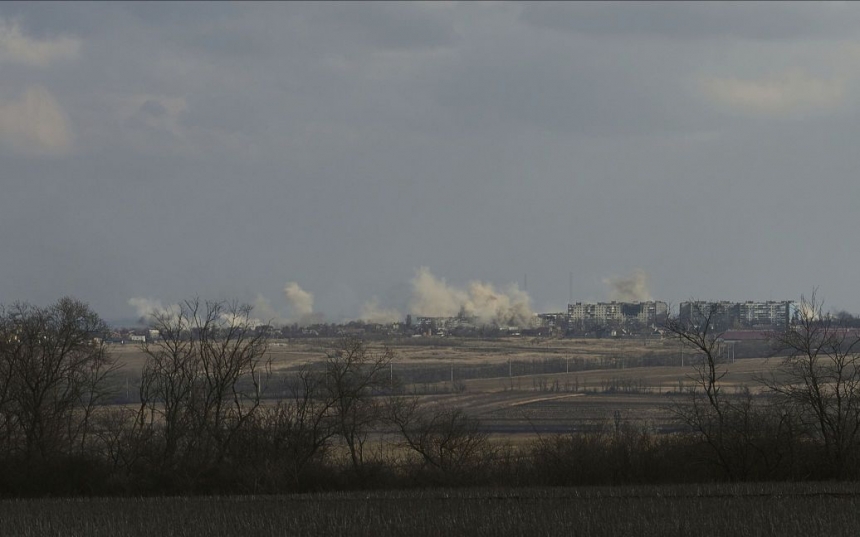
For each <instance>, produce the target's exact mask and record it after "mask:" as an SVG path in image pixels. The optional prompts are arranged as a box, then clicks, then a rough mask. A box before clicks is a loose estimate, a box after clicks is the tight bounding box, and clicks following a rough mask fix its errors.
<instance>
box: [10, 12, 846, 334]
mask: <svg viewBox="0 0 860 537" xmlns="http://www.w3.org/2000/svg"><path fill="white" fill-rule="evenodd" d="M858 67H860V5H857V4H852V3H845V2H831V3H816V4H813V3H794V2H791V3H771V2H763V3H755V2H752V3H717V2H707V3H668V2H667V3H629V4H628V3H610V2H599V3H588V2H582V3H570V4H557V3H551V4H550V3H464V4H460V3H439V2H429V3H387V2H386V3H226V2H212V3H202V2H200V3H198V2H190V3H72V2H70V3H28V2H24V3H14V2H9V3H5V2H4V3H0V73H2V76H0V158H2V161H3V164H4V166H3V170H2V172H0V229H2V230H3V231H2V233H0V260H2V261H0V304H8V303H11V302H14V301H27V302H31V303H34V304H40V305H44V304H49V303H52V302H54V301H55V300H56V299H58V298H60V297H61V296H64V295H71V296H74V297H76V298H79V299H81V300H83V301H86V302H88V303H89V304H90V305H91V306H92V307H93V308H94V309H95V310H96V311H98V312H99V313H100V314H101V315H102V316H103V317H105V318H107V319H119V318H133V317H134V316H135V315H136V314H137V313H138V312H139V311H141V308H143V310H145V309H146V308H148V307H156V305H158V304H161V305H162V306H167V305H169V304H172V303H175V302H177V301H179V300H182V299H184V298H188V297H191V296H199V297H201V298H204V299H237V300H240V301H245V302H249V303H252V304H255V305H256V306H257V308H258V310H259V311H261V312H263V313H266V314H271V315H277V316H278V317H282V318H284V319H290V318H296V317H297V316H298V317H301V316H302V315H320V314H321V315H323V316H324V318H326V319H328V320H343V319H355V318H359V317H362V316H365V317H378V318H385V317H391V316H393V315H395V314H397V315H405V314H406V313H408V312H410V311H415V309H414V308H426V311H431V310H432V311H449V310H450V308H452V307H454V305H459V306H463V305H466V306H467V307H469V308H473V310H474V311H475V312H478V313H479V314H480V315H487V316H492V315H495V314H496V313H497V312H498V309H494V308H495V307H494V308H488V306H487V304H489V303H490V302H492V303H493V304H498V303H499V302H498V301H502V302H504V307H505V308H507V309H505V311H506V312H508V313H506V314H510V315H514V316H516V315H522V314H523V313H524V312H527V311H536V312H546V311H562V310H564V309H565V308H566V304H567V302H568V295H569V292H570V290H569V277H570V276H569V275H570V274H571V273H573V286H572V296H573V300H574V301H605V300H611V299H613V296H625V295H624V292H625V291H624V290H625V289H628V290H632V292H634V293H639V294H638V295H635V294H634V295H629V296H646V295H647V296H649V297H650V298H653V299H656V300H664V301H667V302H670V303H673V304H678V303H679V302H680V301H683V300H686V299H689V298H700V299H706V300H735V301H742V300H798V299H799V298H800V295H801V294H807V295H808V294H809V293H810V292H811V291H812V289H813V288H815V287H817V288H818V289H819V292H820V295H821V296H822V297H823V298H824V299H825V300H826V307H827V308H828V309H831V308H833V309H845V310H848V311H850V312H852V313H860V288H858V287H857V286H856V285H854V280H853V277H852V276H851V273H852V269H853V267H855V266H857V265H858V264H860V263H858V262H860V250H858V249H857V248H854V247H853V244H852V243H851V240H852V239H851V238H850V237H851V236H852V232H853V231H854V230H856V229H857V228H858V227H860V214H858V212H857V210H856V209H855V205H856V201H857V200H858V199H860V181H858V180H857V178H856V177H855V175H856V170H857V169H860V151H858V150H857V149H856V147H855V146H856V142H855V141H856V139H858V137H857V134H858V131H860V121H858V117H857V116H858V103H860V99H858V97H860V74H858V73H860V69H858ZM852 133H854V134H852ZM526 278H527V285H526V281H525V279H526ZM637 278H639V279H640V280H641V281H642V282H645V284H647V285H645V287H637V286H636V285H632V286H623V285H622V286H620V287H619V286H618V285H617V284H618V283H619V282H622V281H635V280H636V279H637ZM293 284H294V286H293ZM421 290H423V291H421ZM431 291H432V293H431ZM423 292H426V293H431V294H422V293H423ZM431 298H432V299H431ZM505 301H506V302H505ZM266 308H268V310H267V309H266Z"/></svg>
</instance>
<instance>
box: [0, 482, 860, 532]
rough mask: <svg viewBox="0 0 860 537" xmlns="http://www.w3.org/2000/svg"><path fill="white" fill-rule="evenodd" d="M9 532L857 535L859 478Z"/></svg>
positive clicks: (296, 504)
mask: <svg viewBox="0 0 860 537" xmlns="http://www.w3.org/2000/svg"><path fill="white" fill-rule="evenodd" d="M0 520H2V528H0V533H2V534H3V535H14V536H21V537H28V536H40V537H48V536H64V537H75V536H91V537H98V536H111V537H133V536H141V537H144V536H145V537H150V536H152V535H163V536H177V537H179V536H189V537H191V536H236V535H254V536H270V535H271V536H275V535H284V536H287V535H289V536H300V535H355V536H364V535H367V536H371V535H372V536H388V535H392V536H393V535H408V536H416V537H418V536H436V535H439V536H449V535H470V536H471V535H478V536H480V535H486V536H491V535H492V536H520V535H522V536H525V535H530V536H532V535H575V536H576V535H582V536H591V537H601V536H619V535H636V536H655V537H656V536H660V537H662V536H666V535H683V536H727V537H728V536H731V537H744V536H773V535H779V536H804V537H806V536H809V535H828V536H830V537H838V536H849V535H856V533H857V528H858V527H860V485H857V484H847V483H803V484H792V483H787V484H745V485H683V486H665V487H618V488H602V487H601V488H542V489H513V490H494V489H477V490H476V489H472V490H444V489H442V490H440V489H434V490H426V491H398V492H360V493H358V492H354V493H336V494H322V495H304V496H272V497H247V496H246V497H233V498H156V499H121V498H115V499H69V500H64V499H49V500H7V501H0Z"/></svg>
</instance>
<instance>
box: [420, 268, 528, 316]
mask: <svg viewBox="0 0 860 537" xmlns="http://www.w3.org/2000/svg"><path fill="white" fill-rule="evenodd" d="M409 310H410V311H411V312H412V314H414V315H418V316H422V317H455V316H457V315H461V314H462V315H466V316H469V317H476V318H477V320H478V322H479V323H482V324H494V325H497V326H530V325H531V323H532V322H533V320H534V312H533V311H532V308H531V298H530V297H529V295H528V293H526V292H525V291H522V290H520V289H519V288H518V287H517V286H516V285H515V284H512V285H510V286H508V288H507V289H505V290H502V291H500V290H497V289H496V288H495V287H494V286H493V285H492V284H490V283H485V282H481V281H473V282H471V283H470V284H469V288H468V290H464V289H458V288H456V287H453V286H450V285H448V284H447V283H446V282H445V280H444V279H440V278H436V276H434V275H433V274H432V273H431V272H430V269H428V268H427V267H421V268H419V269H418V270H417V271H416V272H415V277H413V278H412V298H411V300H410V302H409Z"/></svg>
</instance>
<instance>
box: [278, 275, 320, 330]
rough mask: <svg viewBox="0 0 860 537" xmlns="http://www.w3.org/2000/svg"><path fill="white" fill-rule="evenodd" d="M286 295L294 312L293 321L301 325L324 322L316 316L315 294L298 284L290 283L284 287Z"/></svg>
mask: <svg viewBox="0 0 860 537" xmlns="http://www.w3.org/2000/svg"><path fill="white" fill-rule="evenodd" d="M284 295H285V296H286V297H287V302H289V304H290V309H291V310H292V317H291V318H290V320H291V321H293V322H295V323H298V324H300V325H308V324H314V323H318V322H322V316H321V315H319V314H314V295H313V293H311V292H309V291H305V290H304V289H302V288H301V287H300V286H299V284H298V283H296V282H290V283H288V284H287V286H286V287H284Z"/></svg>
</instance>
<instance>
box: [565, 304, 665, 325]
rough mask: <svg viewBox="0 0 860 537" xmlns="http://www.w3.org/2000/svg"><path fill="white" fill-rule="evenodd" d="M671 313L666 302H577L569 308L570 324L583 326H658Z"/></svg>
mask: <svg viewBox="0 0 860 537" xmlns="http://www.w3.org/2000/svg"><path fill="white" fill-rule="evenodd" d="M668 313H669V306H668V304H666V303H665V302H660V301H649V302H586V303H583V302H577V303H575V304H569V305H568V306H567V315H568V318H569V322H570V323H571V324H573V325H575V324H576V323H582V324H597V325H605V324H615V325H619V326H623V325H627V324H631V323H633V322H634V321H635V322H638V323H640V324H641V325H642V326H650V325H653V324H656V323H657V321H658V320H659V319H660V318H661V317H664V316H665V315H667V314H668Z"/></svg>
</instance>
